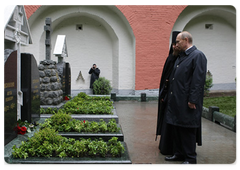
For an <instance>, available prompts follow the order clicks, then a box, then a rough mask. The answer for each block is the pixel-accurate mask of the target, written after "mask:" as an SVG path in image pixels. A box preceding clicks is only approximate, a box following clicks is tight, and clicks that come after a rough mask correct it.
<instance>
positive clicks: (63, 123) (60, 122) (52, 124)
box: [41, 110, 120, 133]
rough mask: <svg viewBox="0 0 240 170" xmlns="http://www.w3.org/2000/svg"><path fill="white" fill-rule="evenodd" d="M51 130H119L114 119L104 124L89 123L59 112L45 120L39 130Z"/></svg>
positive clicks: (93, 131)
mask: <svg viewBox="0 0 240 170" xmlns="http://www.w3.org/2000/svg"><path fill="white" fill-rule="evenodd" d="M46 127H49V128H52V129H54V130H56V131H59V132H92V133H97V132H102V133H105V132H119V130H120V128H119V127H118V126H117V123H116V120H115V119H110V120H109V122H108V123H107V122H105V121H104V120H103V119H100V122H95V121H92V122H89V121H88V120H76V119H73V118H72V117H71V115H70V114H66V113H65V112H63V111H62V110H59V111H58V112H57V113H56V114H54V115H52V116H51V117H50V118H48V119H46V120H45V122H44V123H43V124H41V128H46Z"/></svg>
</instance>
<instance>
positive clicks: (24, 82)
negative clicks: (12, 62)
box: [21, 53, 40, 123]
mask: <svg viewBox="0 0 240 170" xmlns="http://www.w3.org/2000/svg"><path fill="white" fill-rule="evenodd" d="M21 88H22V92H23V106H22V108H21V120H22V121H25V120H27V121H28V122H32V123H33V122H34V121H37V120H39V118H40V79H39V71H38V66H37V62H36V60H35V58H34V56H33V55H32V54H29V53H22V54H21Z"/></svg>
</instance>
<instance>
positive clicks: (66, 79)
mask: <svg viewBox="0 0 240 170" xmlns="http://www.w3.org/2000/svg"><path fill="white" fill-rule="evenodd" d="M57 69H58V75H59V77H60V78H61V84H62V91H63V96H67V95H70V94H71V70H70V65H69V63H66V62H60V63H57Z"/></svg>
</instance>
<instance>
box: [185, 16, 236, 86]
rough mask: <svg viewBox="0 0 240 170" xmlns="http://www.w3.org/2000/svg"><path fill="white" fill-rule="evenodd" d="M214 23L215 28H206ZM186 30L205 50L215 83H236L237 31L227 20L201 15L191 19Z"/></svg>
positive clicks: (197, 44) (201, 48)
mask: <svg viewBox="0 0 240 170" xmlns="http://www.w3.org/2000/svg"><path fill="white" fill-rule="evenodd" d="M205 24H213V29H205ZM184 30H187V31H189V32H190V33H191V34H192V36H193V37H194V40H193V41H194V42H193V43H194V44H195V45H196V46H197V48H198V49H199V50H201V51H203V52H204V54H205V55H206V57H207V60H208V65H207V66H208V68H207V69H208V70H210V72H211V73H212V74H213V84H219V83H234V82H235V77H236V31H235V29H234V28H232V27H231V25H230V24H228V23H227V22H226V21H225V20H223V19H222V18H220V17H216V16H209V15H206V16H201V17H198V18H195V19H193V20H191V21H190V22H189V23H188V24H187V25H186V27H185V28H184Z"/></svg>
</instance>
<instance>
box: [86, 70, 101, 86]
mask: <svg viewBox="0 0 240 170" xmlns="http://www.w3.org/2000/svg"><path fill="white" fill-rule="evenodd" d="M88 73H89V74H91V80H90V88H91V89H92V88H93V83H94V81H95V80H97V79H98V78H99V74H100V70H99V69H98V68H95V69H92V68H91V69H90V70H89V72H88Z"/></svg>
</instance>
